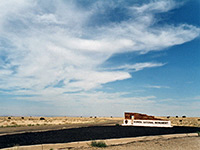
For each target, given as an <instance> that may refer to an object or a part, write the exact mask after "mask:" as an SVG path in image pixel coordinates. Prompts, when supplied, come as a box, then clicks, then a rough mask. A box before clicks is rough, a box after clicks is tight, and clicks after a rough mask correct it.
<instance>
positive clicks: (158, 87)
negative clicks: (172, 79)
mask: <svg viewBox="0 0 200 150" xmlns="http://www.w3.org/2000/svg"><path fill="white" fill-rule="evenodd" d="M145 87H146V88H155V89H161V88H170V87H169V86H161V85H147V86H145Z"/></svg>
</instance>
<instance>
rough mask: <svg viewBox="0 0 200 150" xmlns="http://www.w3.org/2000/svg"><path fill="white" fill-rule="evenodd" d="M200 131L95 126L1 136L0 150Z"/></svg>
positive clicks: (177, 128) (195, 128)
mask: <svg viewBox="0 0 200 150" xmlns="http://www.w3.org/2000/svg"><path fill="white" fill-rule="evenodd" d="M197 131H200V128H197V127H173V128H155V127H122V126H93V127H82V128H73V129H63V130H54V131H45V132H32V133H22V134H14V135H3V136H0V148H5V147H11V146H14V145H35V144H45V143H67V142H75V141H86V140H96V139H110V138H123V137H138V136H148V135H163V134H177V133H194V132H197Z"/></svg>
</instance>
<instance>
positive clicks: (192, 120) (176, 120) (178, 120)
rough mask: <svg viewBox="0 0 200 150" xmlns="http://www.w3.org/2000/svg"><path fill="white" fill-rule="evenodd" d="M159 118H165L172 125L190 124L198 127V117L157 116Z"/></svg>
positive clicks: (199, 124) (199, 121) (199, 120)
mask: <svg viewBox="0 0 200 150" xmlns="http://www.w3.org/2000/svg"><path fill="white" fill-rule="evenodd" d="M159 118H161V119H167V120H170V121H171V124H172V126H191V127H200V117H186V118H183V117H170V118H167V117H159Z"/></svg>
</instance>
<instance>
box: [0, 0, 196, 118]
mask: <svg viewBox="0 0 200 150" xmlns="http://www.w3.org/2000/svg"><path fill="white" fill-rule="evenodd" d="M125 111H129V112H138V113H146V114H149V115H157V116H168V115H169V116H176V115H179V116H182V115H186V116H192V117H194V116H197V117H199V116H200V1H199V0H167V1H166V0H144V1H141V0H119V1H115V0H110V1H108V0H95V1H92V0H45V1H40V0H28V1H27V0H6V1H3V0H1V1H0V116H3V115H12V116H120V117H121V116H123V113H124V112H125Z"/></svg>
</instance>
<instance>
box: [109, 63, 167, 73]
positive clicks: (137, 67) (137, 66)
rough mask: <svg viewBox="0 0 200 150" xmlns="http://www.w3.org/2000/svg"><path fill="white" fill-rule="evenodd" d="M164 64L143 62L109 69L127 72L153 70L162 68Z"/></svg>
mask: <svg viewBox="0 0 200 150" xmlns="http://www.w3.org/2000/svg"><path fill="white" fill-rule="evenodd" d="M164 65H165V63H153V62H145V63H136V64H132V65H131V64H126V65H123V66H118V67H114V68H110V69H112V70H126V71H128V72H132V71H140V70H143V69H145V68H153V67H161V66H164Z"/></svg>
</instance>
